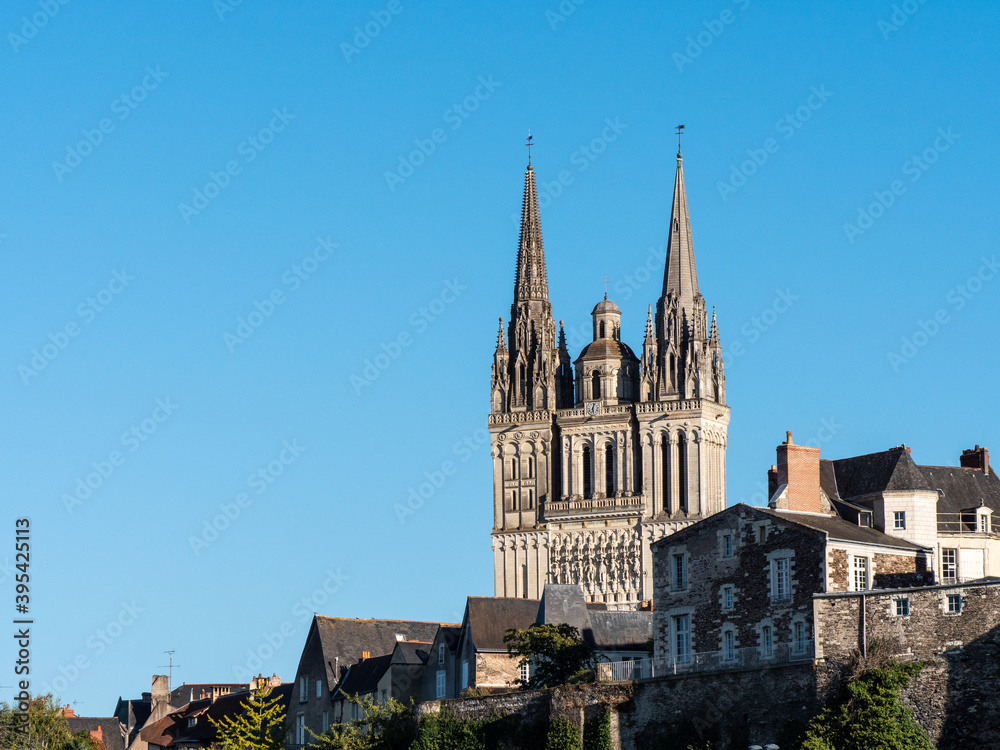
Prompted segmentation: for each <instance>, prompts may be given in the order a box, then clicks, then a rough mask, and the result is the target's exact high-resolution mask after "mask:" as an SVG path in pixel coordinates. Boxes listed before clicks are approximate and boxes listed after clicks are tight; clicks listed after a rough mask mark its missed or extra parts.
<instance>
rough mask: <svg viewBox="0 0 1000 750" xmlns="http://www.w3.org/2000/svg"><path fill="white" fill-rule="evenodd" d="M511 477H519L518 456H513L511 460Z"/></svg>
mask: <svg viewBox="0 0 1000 750" xmlns="http://www.w3.org/2000/svg"><path fill="white" fill-rule="evenodd" d="M510 478H511V479H517V478H518V476H517V458H516V457H515V458H512V459H511V460H510Z"/></svg>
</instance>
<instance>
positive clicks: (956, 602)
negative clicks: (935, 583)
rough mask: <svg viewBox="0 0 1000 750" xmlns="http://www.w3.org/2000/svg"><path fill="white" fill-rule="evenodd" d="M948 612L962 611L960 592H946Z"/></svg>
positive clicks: (957, 612) (958, 612)
mask: <svg viewBox="0 0 1000 750" xmlns="http://www.w3.org/2000/svg"><path fill="white" fill-rule="evenodd" d="M948 612H949V613H951V614H956V615H957V614H960V613H961V612H962V595H961V594H948Z"/></svg>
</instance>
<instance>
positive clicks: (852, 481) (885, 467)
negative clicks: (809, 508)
mask: <svg viewBox="0 0 1000 750" xmlns="http://www.w3.org/2000/svg"><path fill="white" fill-rule="evenodd" d="M833 466H834V472H835V475H836V489H837V491H838V493H839V496H840V498H842V499H844V500H854V501H859V500H863V499H864V498H866V497H868V496H871V495H876V494H879V493H882V492H887V491H890V492H891V491H893V490H923V491H928V490H930V489H931V488H930V486H929V485H928V484H927V480H926V479H925V478H924V475H923V474H922V473H921V472H920V469H919V468H917V465H916V464H915V463H913V459H912V458H910V453H909V451H907V450H906V448H905V447H903V446H899V447H896V448H891V449H889V450H887V451H882V452H880V453H869V454H867V455H864V456H853V457H851V458H841V459H837V460H836V461H834V462H833ZM821 475H822V473H821ZM827 494H829V492H827Z"/></svg>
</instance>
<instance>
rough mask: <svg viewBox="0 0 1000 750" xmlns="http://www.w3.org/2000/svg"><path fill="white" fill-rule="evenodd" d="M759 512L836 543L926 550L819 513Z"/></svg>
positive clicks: (903, 540)
mask: <svg viewBox="0 0 1000 750" xmlns="http://www.w3.org/2000/svg"><path fill="white" fill-rule="evenodd" d="M758 510H760V511H762V512H764V513H768V514H770V515H774V516H777V517H779V518H781V519H782V520H783V521H790V522H791V523H795V524H798V525H799V526H805V527H807V528H810V529H814V530H815V531H821V532H823V533H824V534H826V536H827V538H828V539H830V540H832V541H836V542H848V543H853V544H877V545H879V546H882V547H896V548H899V549H905V550H914V551H916V550H922V549H924V548H923V547H921V546H920V545H919V544H914V543H913V542H908V541H906V540H905V539H900V538H899V537H895V536H890V535H889V534H885V533H883V532H881V531H878V530H876V529H873V528H870V527H868V526H858V525H857V524H854V523H851V522H850V521H845V520H844V519H843V518H840V517H838V516H825V515H820V514H818V513H795V512H792V511H782V510H772V509H770V508H758Z"/></svg>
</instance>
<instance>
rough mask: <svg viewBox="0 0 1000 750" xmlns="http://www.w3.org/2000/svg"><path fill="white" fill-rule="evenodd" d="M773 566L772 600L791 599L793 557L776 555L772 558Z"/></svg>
mask: <svg viewBox="0 0 1000 750" xmlns="http://www.w3.org/2000/svg"><path fill="white" fill-rule="evenodd" d="M771 566H772V567H771V571H772V573H771V576H772V578H771V583H772V588H771V601H773V602H787V601H791V598H792V559H791V558H790V557H776V558H774V559H773V560H771Z"/></svg>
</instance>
